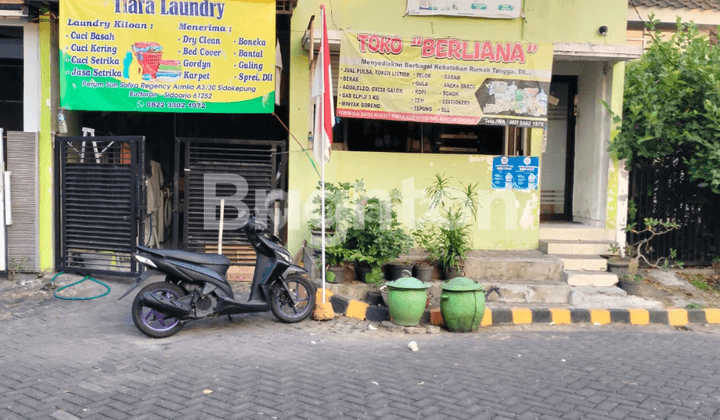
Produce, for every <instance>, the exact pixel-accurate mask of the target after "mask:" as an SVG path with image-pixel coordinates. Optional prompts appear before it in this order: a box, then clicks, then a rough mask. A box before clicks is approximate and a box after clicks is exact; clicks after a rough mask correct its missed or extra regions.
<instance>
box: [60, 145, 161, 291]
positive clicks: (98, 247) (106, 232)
mask: <svg viewBox="0 0 720 420" xmlns="http://www.w3.org/2000/svg"><path fill="white" fill-rule="evenodd" d="M73 143H75V144H77V145H81V146H80V147H79V148H77V147H75V145H74V144H73ZM126 145H127V147H126ZM69 149H72V152H71V153H70V155H69V153H68V151H69ZM144 151H145V137H142V136H101V137H56V138H55V168H56V169H55V200H56V201H55V203H56V205H55V215H56V220H57V223H56V232H55V266H56V270H57V271H65V272H73V273H82V274H101V275H111V276H120V277H136V276H137V275H139V274H140V271H141V267H140V265H139V264H138V263H137V261H135V260H134V258H132V254H134V253H135V252H136V250H137V245H138V243H140V244H143V243H144V241H145V206H146V200H147V197H146V195H145V153H144ZM128 154H129V156H128ZM72 160H75V162H73V161H72ZM85 165H87V166H85ZM127 169H129V170H127ZM68 170H70V171H75V172H76V173H75V174H74V175H70V173H69V172H68ZM111 171H113V172H115V175H113V174H112V173H111ZM82 172H88V174H87V177H83V175H84V174H82ZM104 174H105V175H108V177H109V178H111V179H112V180H113V181H119V182H118V183H117V185H121V186H122V185H123V184H125V185H126V186H127V188H125V189H124V190H122V193H129V197H128V196H127V194H126V195H125V196H122V195H121V194H117V190H115V189H114V188H113V185H110V184H107V183H106V184H104V185H103V179H99V178H98V176H101V175H104ZM118 174H119V175H126V174H127V177H126V178H125V179H126V180H127V183H123V182H122V181H123V179H122V178H121V179H119V180H118V179H117V178H114V177H116V176H117V175H118ZM98 179H99V182H98ZM80 191H83V192H82V193H81V192H80ZM120 200H122V202H121V201H120ZM128 204H129V206H128ZM87 207H90V208H92V209H97V210H98V212H94V211H86V210H85V209H86V208H87ZM119 208H120V209H127V211H126V212H124V213H123V212H118V209H119ZM103 211H106V212H107V213H105V214H102V213H101V212H103ZM73 216H75V217H76V218H75V219H73V220H71V219H72V217H73ZM123 229H129V230H130V234H129V235H128V234H127V231H125V232H123ZM98 230H100V231H101V232H102V234H101V235H97V233H98ZM93 234H95V236H93ZM123 242H125V243H123ZM86 260H87V261H86ZM88 261H89V262H88ZM121 262H122V264H120V263H121Z"/></svg>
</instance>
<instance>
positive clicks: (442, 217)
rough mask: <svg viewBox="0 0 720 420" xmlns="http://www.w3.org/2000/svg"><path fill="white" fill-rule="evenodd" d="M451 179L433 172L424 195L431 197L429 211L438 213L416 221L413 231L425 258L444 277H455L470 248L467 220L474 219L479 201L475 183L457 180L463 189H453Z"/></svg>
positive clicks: (470, 239)
mask: <svg viewBox="0 0 720 420" xmlns="http://www.w3.org/2000/svg"><path fill="white" fill-rule="evenodd" d="M450 179H451V178H449V177H445V175H440V174H438V173H436V174H435V179H434V180H433V182H432V183H431V185H430V187H428V188H427V189H426V190H425V195H426V196H427V197H428V198H429V199H430V210H434V209H437V210H438V212H439V216H438V217H437V218H436V219H435V220H432V221H428V220H424V221H421V222H419V224H417V225H416V229H415V231H414V232H413V235H414V236H415V239H416V240H417V241H418V244H420V246H421V247H422V248H423V249H425V251H426V252H428V254H429V258H428V259H429V260H430V261H436V262H437V264H438V265H439V267H440V270H441V271H442V273H443V279H445V280H448V279H452V278H454V277H456V276H457V273H458V272H459V271H460V270H461V269H462V267H463V263H464V261H465V257H466V256H467V253H468V252H469V251H470V250H471V249H472V234H471V230H470V226H471V224H470V221H469V220H474V219H475V218H477V202H478V199H477V187H478V184H468V185H464V184H462V183H460V185H461V187H462V188H455V187H452V186H450ZM468 212H469V213H470V215H471V216H472V219H471V217H470V216H468Z"/></svg>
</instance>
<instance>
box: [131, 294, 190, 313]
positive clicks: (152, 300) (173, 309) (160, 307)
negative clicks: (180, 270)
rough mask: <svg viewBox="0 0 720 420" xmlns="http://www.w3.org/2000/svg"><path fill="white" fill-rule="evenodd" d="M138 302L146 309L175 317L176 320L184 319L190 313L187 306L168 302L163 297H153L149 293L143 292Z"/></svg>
mask: <svg viewBox="0 0 720 420" xmlns="http://www.w3.org/2000/svg"><path fill="white" fill-rule="evenodd" d="M140 302H141V303H142V304H143V305H145V306H147V307H148V308H152V309H155V310H156V311H160V312H162V313H165V314H168V315H172V316H175V317H177V318H185V317H187V316H188V315H190V314H191V313H192V308H191V307H190V305H189V304H187V303H183V302H178V301H174V300H170V299H168V298H165V297H163V296H158V295H154V294H152V293H150V292H145V294H143V295H142V297H141V298H140Z"/></svg>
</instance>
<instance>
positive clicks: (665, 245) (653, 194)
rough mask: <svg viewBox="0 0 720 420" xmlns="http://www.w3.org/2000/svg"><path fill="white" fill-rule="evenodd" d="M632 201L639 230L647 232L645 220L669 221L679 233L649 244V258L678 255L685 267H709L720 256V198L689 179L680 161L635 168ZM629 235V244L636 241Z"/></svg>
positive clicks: (662, 237)
mask: <svg viewBox="0 0 720 420" xmlns="http://www.w3.org/2000/svg"><path fill="white" fill-rule="evenodd" d="M630 201H631V202H632V203H634V205H635V206H636V208H637V212H636V215H635V218H634V219H630V218H628V223H633V222H634V223H635V224H636V227H637V228H638V229H644V227H645V226H644V224H643V220H644V219H645V218H648V217H650V218H654V219H661V220H665V219H670V220H673V221H675V222H676V223H678V224H680V226H681V227H680V229H678V230H675V231H673V232H671V233H668V234H665V235H661V236H658V237H657V238H655V239H653V242H652V243H651V244H650V246H651V247H652V250H651V252H650V255H648V257H649V258H650V259H651V260H656V259H657V258H658V257H668V256H669V255H670V250H671V249H674V250H676V251H677V254H678V255H677V259H678V260H681V261H684V262H685V263H686V264H700V265H702V264H710V263H711V262H712V261H713V259H714V258H717V257H719V256H720V216H719V215H720V213H718V207H719V206H720V195H718V194H714V193H713V192H712V190H711V189H710V188H709V187H705V188H702V187H700V186H698V181H693V180H691V179H690V175H689V174H688V173H687V171H686V170H685V164H684V163H683V162H682V160H681V159H679V158H667V159H665V160H663V161H656V162H655V163H654V164H653V165H635V166H633V168H632V171H631V172H630ZM637 239H638V238H637V237H636V235H632V234H628V241H629V242H631V243H633V242H636V241H637Z"/></svg>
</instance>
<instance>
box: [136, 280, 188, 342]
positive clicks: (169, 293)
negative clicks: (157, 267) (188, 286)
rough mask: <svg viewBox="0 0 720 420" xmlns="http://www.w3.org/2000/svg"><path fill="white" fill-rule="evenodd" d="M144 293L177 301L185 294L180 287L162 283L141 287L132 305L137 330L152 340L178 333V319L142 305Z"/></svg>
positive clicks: (179, 324)
mask: <svg viewBox="0 0 720 420" xmlns="http://www.w3.org/2000/svg"><path fill="white" fill-rule="evenodd" d="M146 292H150V293H152V294H154V295H158V296H162V297H164V298H166V299H179V298H181V297H183V296H185V295H186V294H187V293H185V291H184V290H183V289H182V288H181V287H180V286H177V285H175V284H173V283H168V282H164V281H163V282H156V283H151V284H148V285H147V286H145V287H143V288H142V290H140V291H139V292H138V294H137V295H136V296H135V300H134V301H133V305H132V319H133V322H134V323H135V326H136V327H137V329H138V330H140V332H142V333H143V334H145V335H147V336H148V337H152V338H164V337H170V336H171V335H173V334H175V333H176V332H178V331H180V328H182V324H181V323H180V320H179V319H178V318H176V317H174V316H172V315H168V314H165V313H163V312H160V311H158V310H157V309H152V308H149V307H147V306H145V305H143V304H142V302H141V301H140V298H141V297H142V295H144V294H145V293H146Z"/></svg>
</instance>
